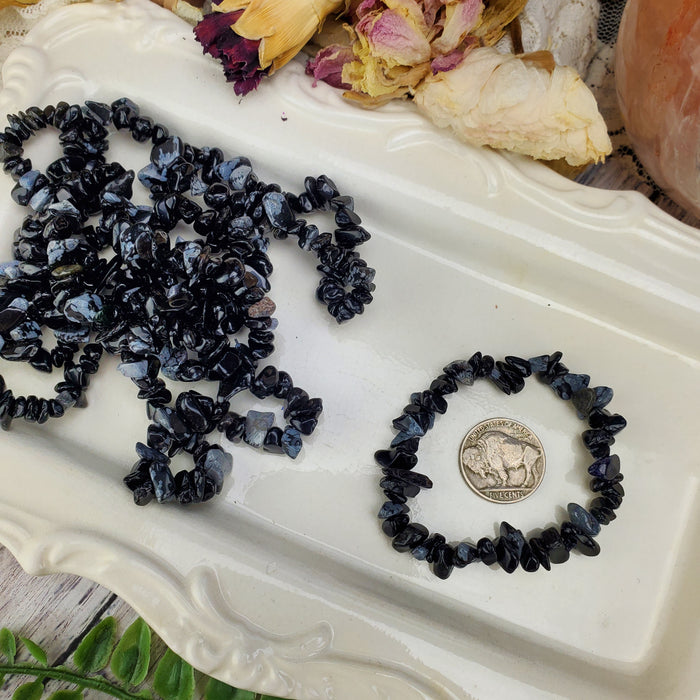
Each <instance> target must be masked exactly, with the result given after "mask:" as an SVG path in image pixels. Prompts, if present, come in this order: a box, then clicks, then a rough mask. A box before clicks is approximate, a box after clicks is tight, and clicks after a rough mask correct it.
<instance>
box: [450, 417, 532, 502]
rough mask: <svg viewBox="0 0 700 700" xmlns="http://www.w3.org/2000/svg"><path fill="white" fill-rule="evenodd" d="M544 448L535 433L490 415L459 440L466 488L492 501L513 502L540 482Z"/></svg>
mask: <svg viewBox="0 0 700 700" xmlns="http://www.w3.org/2000/svg"><path fill="white" fill-rule="evenodd" d="M544 463H545V456H544V449H543V447H542V443H541V442H540V441H539V439H538V438H537V436H536V435H535V434H534V433H533V432H532V430H530V428H528V427H527V426H526V425H523V424H522V423H518V421H514V420H511V419H510V418H490V419H489V420H485V421H482V422H481V423H479V424H478V425H475V426H474V427H473V428H472V429H471V430H470V431H469V432H468V433H467V434H466V436H465V438H464V440H462V445H461V446H460V448H459V467H460V470H461V472H462V476H463V477H464V480H465V481H466V482H467V484H468V485H469V487H470V488H471V489H472V490H473V491H474V492H475V493H477V494H478V495H479V496H481V497H482V498H485V499H486V500H488V501H492V502H494V503H516V502H518V501H522V500H523V499H525V498H527V497H528V496H529V495H530V494H531V493H533V492H534V491H535V489H536V488H537V487H538V486H539V485H540V483H541V482H542V477H543V476H544Z"/></svg>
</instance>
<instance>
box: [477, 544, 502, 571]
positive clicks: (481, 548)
mask: <svg viewBox="0 0 700 700" xmlns="http://www.w3.org/2000/svg"><path fill="white" fill-rule="evenodd" d="M476 550H477V552H478V553H479V559H481V561H483V562H484V564H488V565H491V564H495V563H496V562H497V561H498V555H497V554H496V547H495V546H494V544H493V542H492V541H491V539H489V538H488V537H482V538H481V539H480V540H479V541H478V542H477V543H476Z"/></svg>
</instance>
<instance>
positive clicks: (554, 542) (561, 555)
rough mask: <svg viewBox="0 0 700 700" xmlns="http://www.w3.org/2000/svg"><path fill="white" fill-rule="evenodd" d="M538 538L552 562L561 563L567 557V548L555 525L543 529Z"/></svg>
mask: <svg viewBox="0 0 700 700" xmlns="http://www.w3.org/2000/svg"><path fill="white" fill-rule="evenodd" d="M540 540H541V541H542V544H543V545H544V547H545V550H546V552H547V555H548V556H549V561H550V562H551V563H552V564H563V563H564V562H565V561H567V560H568V559H569V550H568V549H567V548H566V545H565V544H564V542H563V541H562V539H561V535H560V534H559V531H558V530H557V528H556V527H548V528H547V529H546V530H544V531H543V532H542V534H541V535H540Z"/></svg>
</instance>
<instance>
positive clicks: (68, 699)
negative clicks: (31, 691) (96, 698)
mask: <svg viewBox="0 0 700 700" xmlns="http://www.w3.org/2000/svg"><path fill="white" fill-rule="evenodd" d="M84 697H85V696H84V695H83V691H82V690H57V691H56V692H55V693H52V694H51V696H50V697H49V700H83V698H84Z"/></svg>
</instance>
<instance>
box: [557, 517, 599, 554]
mask: <svg viewBox="0 0 700 700" xmlns="http://www.w3.org/2000/svg"><path fill="white" fill-rule="evenodd" d="M561 539H562V541H563V542H564V546H565V547H566V548H567V549H568V550H573V549H576V551H578V552H581V554H584V555H585V556H587V557H595V556H597V555H598V554H600V545H599V544H598V543H597V542H596V541H595V540H594V539H593V537H591V536H590V535H589V534H587V533H586V532H584V531H583V530H582V529H581V528H580V527H578V526H577V525H575V524H574V523H571V522H565V523H562V526H561Z"/></svg>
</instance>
